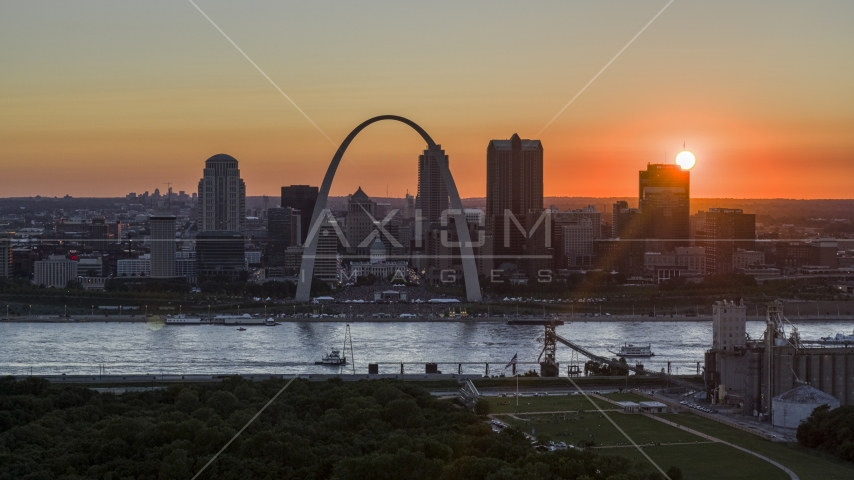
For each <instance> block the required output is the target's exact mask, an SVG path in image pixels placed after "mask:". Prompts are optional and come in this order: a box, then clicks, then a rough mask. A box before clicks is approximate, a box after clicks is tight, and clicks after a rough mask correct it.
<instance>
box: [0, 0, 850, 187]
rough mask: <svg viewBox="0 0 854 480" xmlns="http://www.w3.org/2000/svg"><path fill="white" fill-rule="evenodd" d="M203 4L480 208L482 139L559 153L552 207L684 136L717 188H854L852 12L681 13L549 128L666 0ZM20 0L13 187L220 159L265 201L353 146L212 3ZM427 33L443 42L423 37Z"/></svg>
mask: <svg viewBox="0 0 854 480" xmlns="http://www.w3.org/2000/svg"><path fill="white" fill-rule="evenodd" d="M197 4H198V6H199V7H200V8H201V9H204V11H205V13H206V14H207V15H209V16H210V18H211V19H212V20H213V21H215V22H216V23H217V25H218V26H219V27H221V28H222V30H223V32H225V33H226V34H228V35H229V37H230V38H231V39H233V41H234V42H235V44H237V45H239V46H240V48H241V49H242V50H243V51H244V52H245V53H246V54H247V55H248V56H250V57H251V58H252V59H253V61H254V62H256V63H257V65H258V66H259V68H262V69H263V70H264V71H265V72H266V73H267V74H269V77H270V78H271V79H272V80H274V81H275V82H276V83H277V84H278V85H280V86H281V88H282V89H283V91H284V92H287V94H288V95H289V96H290V97H291V98H292V99H293V101H294V102H295V103H296V104H298V105H299V106H300V108H301V109H302V110H303V111H304V112H305V113H306V115H308V116H310V118H311V119H312V120H313V121H315V122H316V124H317V125H318V127H319V128H320V129H322V131H323V132H325V133H326V134H328V136H329V138H331V140H332V142H333V143H337V142H338V141H340V139H341V138H342V137H343V136H344V135H346V132H348V131H349V130H350V129H351V128H352V127H353V126H355V125H356V124H357V123H358V121H360V120H361V119H363V118H367V117H370V116H372V115H375V114H396V115H403V116H406V117H408V118H411V119H413V120H414V121H416V122H418V123H419V124H421V125H423V126H424V127H425V128H426V129H427V130H428V131H430V132H433V135H434V136H435V140H436V141H437V142H438V143H441V144H442V145H443V147H444V148H445V150H446V152H447V154H448V156H449V158H450V163H451V165H452V171H453V173H454V175H455V177H456V178H459V179H460V181H459V183H460V185H459V188H460V193H461V195H462V196H463V197H482V196H485V187H486V186H485V181H484V178H485V171H486V166H485V164H484V161H483V147H484V145H485V143H486V142H488V141H489V140H490V139H493V138H496V135H501V134H506V133H507V132H519V134H520V136H522V137H524V138H535V137H536V139H538V140H541V141H542V142H543V143H544V145H546V147H547V148H546V154H545V157H544V169H545V170H546V171H548V172H549V175H548V176H547V177H546V180H545V185H544V194H545V195H547V196H600V197H602V196H631V195H632V192H633V187H634V178H633V176H634V173H633V172H634V171H636V170H642V169H643V168H644V167H645V165H646V164H647V163H657V162H661V161H663V160H665V159H666V160H667V161H668V162H672V161H673V158H674V157H675V154H676V153H677V152H678V151H679V150H680V149H681V148H682V144H683V142H687V146H688V149H690V150H692V151H694V152H695V153H696V154H697V159H698V161H697V166H696V167H695V168H694V170H693V172H694V175H693V177H694V182H693V185H692V190H693V193H694V195H695V196H697V197H735V198H775V197H786V198H845V197H850V193H849V191H850V187H849V186H848V185H847V183H846V179H847V178H850V177H851V176H852V175H854V161H852V158H854V139H852V138H851V136H850V135H849V134H848V132H850V131H851V130H852V127H854V119H852V117H851V115H850V112H851V111H852V106H854V94H852V92H851V90H850V89H849V88H846V86H847V84H848V80H849V79H850V77H851V73H852V71H854V61H852V60H851V59H852V58H854V55H851V54H850V53H851V52H850V49H851V47H850V45H851V44H852V43H854V42H852V41H851V40H852V36H854V34H852V33H851V32H850V31H849V30H848V29H847V28H846V26H845V22H844V19H846V18H850V17H851V14H852V13H854V5H850V4H843V3H839V4H833V3H829V2H823V3H820V4H814V5H802V4H799V3H796V2H774V3H771V2H765V3H761V2H760V3H755V4H751V5H741V4H739V3H737V2H716V3H715V5H704V4H689V3H684V2H674V3H673V4H672V5H670V6H669V7H668V8H667V9H666V10H665V11H663V12H662V13H661V15H660V16H658V17H656V19H655V21H654V23H652V24H651V25H649V28H647V29H646V30H644V31H643V33H642V34H641V35H640V36H639V37H637V39H636V41H634V42H633V43H632V42H630V43H631V45H630V46H628V48H626V49H625V52H623V53H622V54H621V55H620V56H619V58H616V60H615V61H614V62H613V64H611V65H610V66H609V67H608V68H607V70H604V72H603V73H602V74H601V76H599V77H598V78H596V81H595V82H593V83H592V84H591V85H590V87H589V88H586V89H585V90H584V91H583V94H581V95H580V96H579V97H578V99H577V101H575V102H574V103H572V105H571V106H570V107H569V108H568V109H567V110H566V111H564V112H563V113H562V114H561V115H560V116H559V117H558V118H557V119H556V120H555V122H554V123H553V124H551V125H550V126H549V127H548V128H546V129H545V130H544V132H543V134H542V135H539V136H537V135H536V133H537V132H538V131H540V130H541V129H542V128H543V127H544V125H546V124H547V123H548V122H549V119H551V118H552V117H554V115H555V113H556V112H558V111H559V110H560V109H561V107H563V106H564V105H566V104H567V101H568V100H570V99H571V98H573V95H574V94H576V93H577V92H579V89H581V88H582V87H583V86H584V85H585V83H586V82H588V81H590V79H591V78H594V75H596V73H597V72H599V71H600V69H602V67H603V66H605V65H606V64H607V63H608V61H609V59H612V58H614V55H615V54H616V53H617V52H619V51H620V49H621V48H623V47H624V46H626V42H628V41H629V40H631V39H632V36H633V35H635V34H637V33H638V31H639V30H641V29H642V28H643V27H644V25H646V24H647V22H649V21H650V19H652V18H653V17H654V16H655V15H656V14H657V13H659V12H660V11H661V10H662V7H665V5H667V2H666V1H664V0H662V1H656V2H652V1H650V2H636V3H631V4H624V5H620V7H619V8H615V7H614V6H613V5H610V4H605V5H602V4H574V3H572V4H557V3H549V4H545V3H543V4H537V5H535V7H534V8H532V7H531V6H527V5H516V4H512V3H511V4H507V5H494V4H469V5H453V6H447V7H446V8H428V7H426V6H412V5H391V6H389V5H378V4H367V5H348V4H337V5H336V8H331V9H329V8H323V7H320V6H314V5H301V4H276V3H263V4H253V5H250V6H248V7H246V6H236V5H229V4H223V3H219V2H215V1H211V0H208V1H200V2H197ZM0 8H2V11H3V13H4V14H3V15H0V27H2V28H0V32H2V33H0V38H2V39H3V41H2V42H0V56H2V58H3V61H4V64H5V65H7V66H8V68H7V70H6V74H5V75H4V76H3V78H2V79H0V87H2V88H0V91H2V92H3V93H2V95H0V103H2V104H3V105H4V108H2V109H0V125H2V126H3V129H2V130H0V132H2V133H0V139H2V141H3V144H4V145H5V146H6V148H5V149H4V151H3V152H0V163H2V164H3V165H4V168H5V170H6V175H3V176H2V178H0V192H2V195H3V196H4V197H8V196H34V195H43V196H54V195H56V196H62V195H65V194H70V195H73V196H86V195H92V194H93V193H96V194H97V196H120V195H123V194H124V193H126V192H128V191H139V190H141V189H150V188H151V187H150V186H151V185H157V184H161V183H165V182H172V183H174V185H175V190H176V191H177V190H185V191H193V190H194V188H193V181H194V177H195V176H196V175H197V173H195V172H196V170H197V166H196V165H197V161H198V159H199V158H207V157H209V156H210V155H213V154H216V153H220V152H223V153H227V154H229V155H232V156H234V157H235V158H238V159H240V161H241V162H243V163H242V170H243V171H244V172H245V180H246V183H247V194H248V195H251V196H256V195H264V194H266V195H271V196H272V195H275V192H276V191H277V190H278V188H280V186H281V185H286V184H312V185H316V184H319V183H320V180H321V178H322V175H323V168H325V165H326V164H327V163H328V161H329V159H330V158H331V157H332V155H333V153H334V148H335V147H333V146H332V145H331V144H330V143H329V141H327V139H326V138H324V136H323V135H322V134H321V133H320V132H319V131H318V130H316V129H315V128H314V127H313V126H312V125H311V124H310V123H309V122H308V121H307V120H306V118H305V117H303V115H301V114H300V112H299V111H297V110H296V109H295V108H294V107H293V106H292V105H291V104H289V103H288V101H287V100H286V99H284V98H282V96H281V95H280V93H279V92H277V91H276V89H275V88H273V86H271V85H270V84H269V83H268V82H267V81H266V80H265V78H264V77H263V76H262V75H261V74H259V72H258V71H256V70H255V69H254V68H253V66H252V65H251V64H250V63H249V62H247V61H246V59H245V58H243V57H242V56H241V55H240V52H238V51H237V50H236V49H235V48H234V47H233V46H232V45H230V44H229V42H228V41H227V40H226V39H225V38H223V36H222V35H221V34H220V33H219V32H218V31H217V30H216V29H215V28H214V27H213V26H212V25H211V24H210V23H208V21H207V20H206V19H205V17H203V16H202V15H201V14H200V13H199V12H198V11H197V10H196V9H194V8H193V5H192V4H190V3H188V2H175V3H174V4H171V3H170V4H163V5H156V6H153V7H151V8H148V7H142V6H141V5H140V6H135V5H112V4H109V3H103V4H98V3H93V4H87V5H78V4H56V5H53V4H52V5H50V6H46V5H44V4H11V5H10V4H5V5H4V6H3V7H0ZM449 9H450V11H451V13H452V14H449ZM70 20H73V21H70ZM309 20H310V21H309ZM424 25H437V28H438V29H439V32H440V33H441V34H437V35H435V36H434V37H433V38H429V39H425V38H420V37H417V36H412V35H411V33H410V32H411V31H413V30H414V29H416V28H420V27H423V26H424ZM603 25H604V26H605V27H604V28H603V27H602V26H603ZM309 26H310V27H311V28H308V27H309ZM509 26H515V27H516V28H515V29H509V30H508V28H507V27H509ZM493 30H501V31H503V32H505V33H503V34H502V36H501V38H497V37H496V36H494V35H491V34H488V33H489V32H491V31H493ZM507 32H509V33H507ZM792 32H796V33H797V34H795V35H792ZM389 38H394V39H395V41H394V42H389V41H387V40H388V39H389ZM514 58H515V59H518V60H516V62H515V64H516V65H517V66H516V68H501V69H500V70H496V67H495V65H496V62H497V61H498V60H501V59H506V60H512V59H514ZM846 58H848V59H849V60H845V59H846ZM499 63H503V61H502V62H499ZM425 65H430V66H431V67H430V70H429V71H430V73H425V72H426V71H427V70H425ZM499 72H500V74H498V73H499ZM484 79H488V81H484ZM423 148H424V145H423V142H421V141H420V140H419V139H418V138H417V136H414V135H412V134H411V133H409V132H407V131H406V130H405V129H403V128H400V126H397V125H377V126H376V127H374V128H371V129H369V130H368V131H366V132H365V133H364V134H363V136H362V137H360V140H358V141H357V142H355V143H354V145H353V146H352V148H351V151H350V152H349V154H348V158H347V159H346V160H345V162H344V164H343V165H342V171H341V173H342V175H341V178H339V180H338V181H337V182H336V183H335V184H334V185H333V187H332V192H331V193H332V194H333V195H336V196H343V195H346V194H347V193H351V192H353V191H355V189H356V188H357V187H358V186H362V187H363V188H365V189H368V190H371V191H385V189H386V185H388V186H389V193H390V194H391V195H392V196H395V197H403V196H404V194H405V192H406V191H407V190H409V191H410V192H413V191H415V189H416V186H417V161H416V160H417V155H418V152H421V151H422V150H423ZM736 170H739V171H741V172H744V173H745V174H744V175H739V176H737V177H734V176H732V175H730V172H732V171H736ZM378 172H379V174H378Z"/></svg>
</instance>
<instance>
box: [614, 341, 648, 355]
mask: <svg viewBox="0 0 854 480" xmlns="http://www.w3.org/2000/svg"><path fill="white" fill-rule="evenodd" d="M617 356H618V357H652V356H655V354H654V353H652V346H651V345H632V344H631V343H625V344H623V346H622V347H620V351H619V352H617Z"/></svg>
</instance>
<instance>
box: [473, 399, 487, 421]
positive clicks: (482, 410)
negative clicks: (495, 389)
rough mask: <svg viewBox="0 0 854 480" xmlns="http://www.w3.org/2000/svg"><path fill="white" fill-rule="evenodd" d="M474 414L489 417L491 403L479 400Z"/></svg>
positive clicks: (475, 405)
mask: <svg viewBox="0 0 854 480" xmlns="http://www.w3.org/2000/svg"><path fill="white" fill-rule="evenodd" d="M474 413H476V414H478V415H480V416H482V417H485V416H487V415H489V402H487V401H486V400H483V399H480V398H479V399H477V403H475V404H474Z"/></svg>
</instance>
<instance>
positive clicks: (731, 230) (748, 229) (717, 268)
mask: <svg viewBox="0 0 854 480" xmlns="http://www.w3.org/2000/svg"><path fill="white" fill-rule="evenodd" d="M703 238H704V245H703V246H704V247H705V250H706V272H707V273H708V274H709V275H721V274H727V273H732V254H733V253H734V252H735V251H736V250H737V249H742V250H753V249H754V247H755V246H756V215H754V214H752V213H744V212H743V211H741V210H740V209H731V208H710V209H709V211H708V212H706V226H705V231H704V232H703Z"/></svg>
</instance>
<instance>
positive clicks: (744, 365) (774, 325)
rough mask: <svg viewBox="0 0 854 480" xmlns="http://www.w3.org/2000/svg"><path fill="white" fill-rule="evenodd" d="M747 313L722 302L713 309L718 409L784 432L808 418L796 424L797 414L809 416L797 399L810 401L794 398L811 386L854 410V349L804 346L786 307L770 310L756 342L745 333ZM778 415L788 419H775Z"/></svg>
mask: <svg viewBox="0 0 854 480" xmlns="http://www.w3.org/2000/svg"><path fill="white" fill-rule="evenodd" d="M745 310H746V309H745V306H744V304H743V303H741V302H729V301H719V302H717V303H716V304H715V305H714V306H713V317H712V318H713V320H712V332H713V333H712V334H713V341H712V348H711V349H710V350H708V351H707V352H706V358H705V374H704V380H705V383H706V388H707V391H708V394H709V397H710V399H711V401H712V402H713V403H716V404H724V405H731V406H735V407H737V408H740V409H741V411H742V413H743V414H745V415H753V416H759V417H762V418H765V419H769V420H770V421H771V422H772V424H774V425H781V426H782V425H783V424H786V425H797V423H799V422H800V421H801V420H802V419H803V418H806V417H804V416H802V417H799V418H798V419H797V422H796V421H795V419H794V414H793V413H791V412H795V411H797V412H801V413H803V412H806V410H807V409H806V408H803V407H802V408H795V407H792V405H791V404H792V403H793V400H792V399H793V398H799V397H804V395H803V394H797V393H790V392H792V390H793V389H802V387H804V386H809V387H811V388H813V389H815V390H818V391H820V392H824V394H826V395H828V396H830V397H832V398H834V399H836V400H837V401H838V402H839V403H838V405H854V345H851V344H840V343H828V342H823V341H820V340H813V341H810V340H802V339H801V338H800V335H799V333H798V330H797V327H795V326H793V325H792V324H791V323H789V322H788V320H787V319H786V318H785V316H783V305H782V303H780V302H773V303H770V304H769V305H768V313H767V315H766V324H767V326H766V331H765V334H764V336H763V338H758V339H752V338H750V337H749V335H748V334H747V333H746V330H745V323H746V319H747V317H746V311H745ZM801 392H802V393H803V389H802V390H801ZM811 398H818V396H816V395H812V396H811ZM772 399H773V400H772ZM775 402H776V403H777V405H776V406H775V405H774V404H775ZM786 403H788V404H790V405H787V406H784V405H783V404H786ZM806 403H809V402H806ZM827 403H828V404H830V403H833V402H830V401H828V402H827ZM816 406H817V405H816ZM833 406H834V405H831V407H833ZM813 408H814V407H813ZM811 412H812V410H810V412H809V413H811ZM775 414H776V415H777V416H779V415H784V416H785V417H786V418H785V419H783V418H774V417H775ZM808 415H809V414H808V413H807V414H806V416H808Z"/></svg>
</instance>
